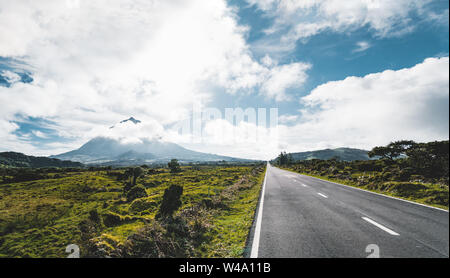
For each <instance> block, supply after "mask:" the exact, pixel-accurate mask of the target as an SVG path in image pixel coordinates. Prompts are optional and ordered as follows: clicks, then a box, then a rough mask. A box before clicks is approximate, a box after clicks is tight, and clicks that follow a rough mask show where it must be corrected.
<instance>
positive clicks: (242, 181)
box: [0, 161, 265, 257]
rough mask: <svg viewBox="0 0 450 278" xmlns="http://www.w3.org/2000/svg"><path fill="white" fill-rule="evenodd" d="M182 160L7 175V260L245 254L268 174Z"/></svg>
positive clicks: (1, 174)
mask: <svg viewBox="0 0 450 278" xmlns="http://www.w3.org/2000/svg"><path fill="white" fill-rule="evenodd" d="M175 162H176V161H172V164H171V166H172V167H170V168H167V167H164V168H150V167H147V166H145V165H143V166H142V167H137V168H121V169H113V168H111V167H107V168H106V167H104V168H93V167H91V168H90V169H82V168H78V169H76V168H74V169H72V168H69V169H57V168H49V169H45V168H42V169H33V168H20V169H19V168H0V257H66V256H67V255H68V254H67V253H65V249H66V246H68V245H69V244H77V245H79V246H80V253H81V256H82V257H241V256H243V252H244V248H245V244H246V239H247V236H248V233H249V230H250V227H251V225H252V222H253V217H254V212H255V209H256V205H257V202H258V197H259V192H260V189H261V184H262V180H263V177H264V171H265V166H264V165H263V164H249V165H222V166H217V165H193V166H179V165H178V166H177V165H176V163H175ZM138 168H139V169H138ZM174 169H175V170H174ZM24 177H26V178H24Z"/></svg>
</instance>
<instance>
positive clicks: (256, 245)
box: [250, 162, 269, 258]
mask: <svg viewBox="0 0 450 278" xmlns="http://www.w3.org/2000/svg"><path fill="white" fill-rule="evenodd" d="M267 172H269V163H268V162H267V165H266V174H265V175H264V182H263V186H262V189H261V191H262V192H261V202H260V204H259V208H258V217H257V218H256V227H255V234H254V236H253V243H252V251H251V253H250V258H258V249H259V237H260V235H261V222H262V212H263V205H264V193H265V192H266V180H267Z"/></svg>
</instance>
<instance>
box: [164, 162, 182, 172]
mask: <svg viewBox="0 0 450 278" xmlns="http://www.w3.org/2000/svg"><path fill="white" fill-rule="evenodd" d="M167 166H169V169H170V172H171V173H178V172H181V167H180V163H178V160H177V159H172V160H171V161H170V162H169V163H167Z"/></svg>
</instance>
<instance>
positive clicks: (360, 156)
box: [291, 148, 371, 161]
mask: <svg viewBox="0 0 450 278" xmlns="http://www.w3.org/2000/svg"><path fill="white" fill-rule="evenodd" d="M367 153H368V151H366V150H361V149H353V148H337V149H324V150H317V151H308V152H298V153H291V155H292V158H293V159H294V160H311V159H322V160H327V159H332V158H334V157H336V158H338V159H339V160H345V161H354V160H370V159H371V158H369V156H368V155H367Z"/></svg>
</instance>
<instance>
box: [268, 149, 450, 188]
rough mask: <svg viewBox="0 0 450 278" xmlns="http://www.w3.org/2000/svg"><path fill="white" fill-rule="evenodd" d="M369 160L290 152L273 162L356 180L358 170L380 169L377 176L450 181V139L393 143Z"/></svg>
mask: <svg viewBox="0 0 450 278" xmlns="http://www.w3.org/2000/svg"><path fill="white" fill-rule="evenodd" d="M368 155H369V157H372V158H378V159H375V160H367V161H340V160H339V158H337V157H336V158H333V159H329V160H319V159H312V160H303V161H293V160H292V157H290V154H287V153H286V152H282V153H280V155H279V156H278V157H277V158H276V159H275V160H273V161H272V163H274V164H275V165H278V166H284V167H292V168H296V169H298V170H299V171H304V172H314V173H315V174H319V175H331V176H338V177H339V178H344V179H352V178H355V177H352V174H353V173H355V172H357V171H358V172H363V173H364V172H379V173H378V174H377V175H375V174H374V176H373V177H372V178H373V179H379V180H394V181H396V180H397V181H410V180H418V181H422V182H430V183H441V184H446V185H448V183H449V141H448V140H446V141H434V142H429V143H416V142H414V141H411V140H401V141H395V142H392V143H390V144H388V145H386V146H378V147H374V148H373V149H372V150H371V151H369V153H368Z"/></svg>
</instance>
